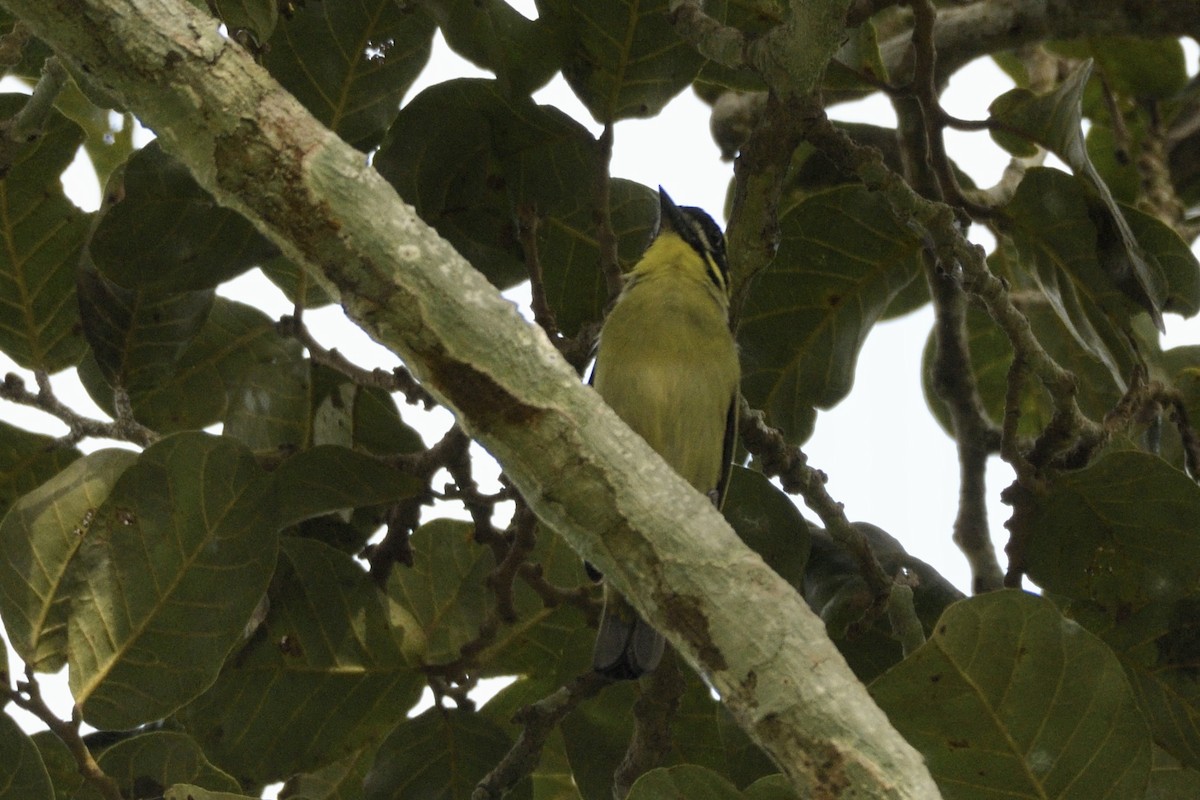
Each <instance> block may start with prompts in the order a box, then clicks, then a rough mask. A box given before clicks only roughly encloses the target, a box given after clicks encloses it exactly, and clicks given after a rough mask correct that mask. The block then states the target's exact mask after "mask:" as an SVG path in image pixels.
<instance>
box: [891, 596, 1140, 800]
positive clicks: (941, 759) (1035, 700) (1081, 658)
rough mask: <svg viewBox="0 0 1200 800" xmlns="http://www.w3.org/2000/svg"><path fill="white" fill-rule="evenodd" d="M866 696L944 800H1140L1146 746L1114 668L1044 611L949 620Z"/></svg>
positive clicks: (974, 608)
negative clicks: (920, 760) (920, 761)
mask: <svg viewBox="0 0 1200 800" xmlns="http://www.w3.org/2000/svg"><path fill="white" fill-rule="evenodd" d="M870 690H871V694H872V696H873V697H874V698H875V701H876V702H877V703H879V705H880V706H881V707H882V708H883V709H884V710H885V711H886V712H887V714H888V718H889V719H890V720H891V722H892V724H893V725H894V726H896V729H897V730H898V731H900V733H901V734H902V735H903V736H904V737H905V738H906V739H907V740H908V741H909V742H910V743H911V744H912V745H913V746H914V747H916V748H917V749H918V750H919V751H921V754H922V755H923V756H924V757H925V763H926V764H927V765H928V767H929V771H930V772H931V773H932V774H933V777H934V779H935V780H936V781H937V782H938V786H939V788H940V789H941V790H942V795H943V797H945V798H947V800H955V799H956V798H972V799H973V798H978V797H997V796H1000V795H1001V794H1003V796H1005V797H1014V798H1016V797H1028V798H1045V797H1055V798H1062V800H1072V798H1079V799H1080V800H1085V799H1086V800H1095V798H1114V800H1115V798H1132V797H1141V796H1142V793H1143V792H1144V791H1145V788H1146V784H1147V781H1148V779H1149V775H1150V750H1151V739H1150V735H1149V731H1148V730H1147V728H1146V723H1145V721H1144V720H1143V719H1142V716H1141V714H1140V713H1139V711H1138V709H1137V706H1136V703H1135V702H1134V697H1133V692H1132V690H1131V689H1130V686H1129V682H1128V680H1127V679H1126V677H1125V673H1124V671H1123V670H1122V669H1121V666H1120V664H1119V663H1118V662H1117V659H1116V657H1115V656H1114V655H1113V653H1112V651H1110V650H1109V649H1108V648H1107V647H1106V646H1105V645H1104V644H1103V643H1102V642H1101V641H1100V640H1098V639H1097V638H1096V637H1094V636H1092V635H1091V634H1090V633H1088V632H1087V631H1085V630H1083V629H1082V628H1081V627H1079V625H1077V624H1076V623H1074V622H1071V621H1069V620H1067V619H1064V618H1063V617H1062V616H1061V615H1060V614H1059V612H1058V611H1057V609H1055V608H1054V606H1053V605H1052V604H1051V603H1050V602H1049V601H1048V600H1045V599H1042V598H1038V597H1034V596H1032V595H1027V594H1025V593H1023V592H1019V591H1015V590H1007V591H1001V592H992V593H990V594H985V595H980V596H977V597H974V598H971V599H970V600H965V601H963V602H960V603H956V604H955V605H953V606H951V607H950V608H948V609H947V610H946V613H945V614H944V615H943V616H942V618H941V620H940V621H939V622H938V624H937V627H936V629H935V630H934V633H933V635H932V636H931V637H930V639H929V640H928V641H927V642H926V643H925V644H924V645H923V646H922V647H920V648H919V649H918V650H917V651H916V652H914V653H913V654H912V655H911V656H909V657H908V658H907V659H905V660H904V661H903V662H902V663H900V664H899V665H897V666H896V667H893V668H892V669H891V670H889V671H888V672H886V673H885V674H884V675H882V676H880V677H879V678H877V679H876V680H875V681H874V682H873V683H872V684H871V685H870Z"/></svg>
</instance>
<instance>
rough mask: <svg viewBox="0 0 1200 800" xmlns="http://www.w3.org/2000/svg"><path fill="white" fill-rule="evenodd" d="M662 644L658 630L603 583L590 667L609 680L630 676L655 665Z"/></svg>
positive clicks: (630, 678) (661, 649) (618, 679)
mask: <svg viewBox="0 0 1200 800" xmlns="http://www.w3.org/2000/svg"><path fill="white" fill-rule="evenodd" d="M665 647H666V640H665V639H664V638H663V636H662V634H660V633H659V632H658V631H656V630H654V628H651V627H650V626H649V625H648V624H646V623H645V622H644V621H642V618H641V617H639V616H638V615H637V612H636V611H634V610H633V607H632V606H631V605H629V603H628V602H627V601H626V600H625V598H623V597H621V596H620V595H619V594H617V593H616V592H614V591H612V590H611V589H609V588H608V587H607V586H606V587H605V592H604V613H603V614H601V615H600V630H599V632H598V633H597V634H596V649H595V650H594V651H593V653H592V668H593V669H594V670H596V672H599V673H600V674H601V675H604V676H605V677H607V678H611V679H612V680H616V681H623V680H634V679H636V678H640V677H641V676H642V675H645V674H646V673H647V672H650V671H651V670H653V669H654V668H655V667H657V666H658V662H659V661H660V660H661V659H662V655H663V649H664V648H665Z"/></svg>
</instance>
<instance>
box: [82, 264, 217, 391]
mask: <svg viewBox="0 0 1200 800" xmlns="http://www.w3.org/2000/svg"><path fill="white" fill-rule="evenodd" d="M78 291H79V313H80V317H81V318H82V321H83V332H84V335H85V336H86V337H87V340H88V344H89V345H91V349H92V356H93V357H94V358H95V360H96V366H98V367H99V368H100V372H101V374H103V376H104V380H105V381H106V382H107V383H108V385H109V386H112V387H118V386H120V387H123V388H125V389H126V390H127V391H130V392H134V393H136V392H138V391H145V390H147V389H152V388H154V387H155V386H157V385H158V384H159V383H160V382H161V381H163V380H166V379H168V378H169V377H170V376H171V375H172V374H173V373H174V371H175V365H176V363H177V362H178V361H179V357H180V355H182V353H183V351H184V349H185V348H186V347H187V346H188V345H189V344H191V342H192V339H194V338H195V336H196V334H197V333H198V332H199V330H200V328H201V326H203V325H204V321H205V320H206V319H207V318H208V312H209V311H210V310H211V309H212V305H213V291H212V290H211V289H200V290H197V291H192V292H172V291H164V290H159V289H141V288H139V289H126V288H124V287H122V286H118V285H117V284H115V283H113V282H112V281H110V280H109V279H108V278H106V277H104V276H103V275H101V274H100V272H99V271H97V270H96V268H95V265H94V264H92V263H91V259H90V258H88V257H87V256H86V255H84V257H83V259H82V264H81V266H80V270H79V283H78Z"/></svg>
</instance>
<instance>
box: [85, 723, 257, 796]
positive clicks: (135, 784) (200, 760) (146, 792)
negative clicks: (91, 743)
mask: <svg viewBox="0 0 1200 800" xmlns="http://www.w3.org/2000/svg"><path fill="white" fill-rule="evenodd" d="M97 760H98V761H99V763H100V768H101V769H102V770H104V772H105V773H107V774H108V775H109V777H111V778H113V779H114V780H115V781H116V782H117V785H118V786H120V787H121V791H122V793H123V794H124V796H126V797H159V796H161V795H162V794H163V792H164V791H165V790H166V788H167V787H168V786H171V785H173V784H176V783H194V784H199V785H202V786H207V787H209V788H210V789H211V790H216V791H222V792H236V791H237V790H238V789H239V788H240V787H239V786H238V783H237V781H235V780H234V779H233V778H231V777H230V776H229V775H227V774H226V773H224V772H222V771H221V770H219V769H217V768H216V767H214V766H213V765H212V764H211V763H209V761H208V759H207V758H205V755H204V752H203V751H202V750H201V749H200V746H199V745H198V744H196V742H195V741H194V740H193V739H192V738H191V737H190V736H188V735H186V734H183V733H179V732H177V731H154V732H152V733H143V734H141V735H139V736H134V737H133V738H132V739H126V740H125V741H123V742H118V743H117V744H115V745H113V746H112V747H110V748H108V749H107V750H105V751H104V752H103V753H102V754H101V755H100V758H99V759H97ZM76 797H77V798H78V800H101V798H102V795H101V794H100V793H99V792H98V791H96V789H94V788H92V787H91V786H90V785H86V784H85V785H84V786H83V788H82V789H81V790H80V791H79V793H78V794H77V795H76ZM217 797H220V795H217ZM197 800H199V798H197Z"/></svg>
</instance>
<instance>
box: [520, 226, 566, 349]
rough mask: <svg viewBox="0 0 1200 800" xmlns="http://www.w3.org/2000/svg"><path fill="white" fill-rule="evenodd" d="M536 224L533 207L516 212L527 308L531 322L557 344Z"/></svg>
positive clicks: (556, 329)
mask: <svg viewBox="0 0 1200 800" xmlns="http://www.w3.org/2000/svg"><path fill="white" fill-rule="evenodd" d="M538 222H539V219H538V215H537V210H536V209H535V208H533V206H522V207H521V208H520V209H518V210H517V235H518V237H519V239H520V241H521V250H522V252H523V253H524V255H525V269H526V270H527V271H528V272H529V295H530V300H529V307H530V308H531V309H532V310H533V321H534V322H536V323H537V324H538V325H540V326H541V328H542V330H544V331H545V332H546V335H547V336H549V337H550V341H552V342H555V343H556V344H557V342H558V341H559V338H560V337H559V332H558V320H556V319H555V318H554V310H553V309H552V308H550V303H549V302H547V301H546V281H545V278H544V277H543V275H542V261H541V257H540V256H539V254H538V239H537V232H538Z"/></svg>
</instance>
